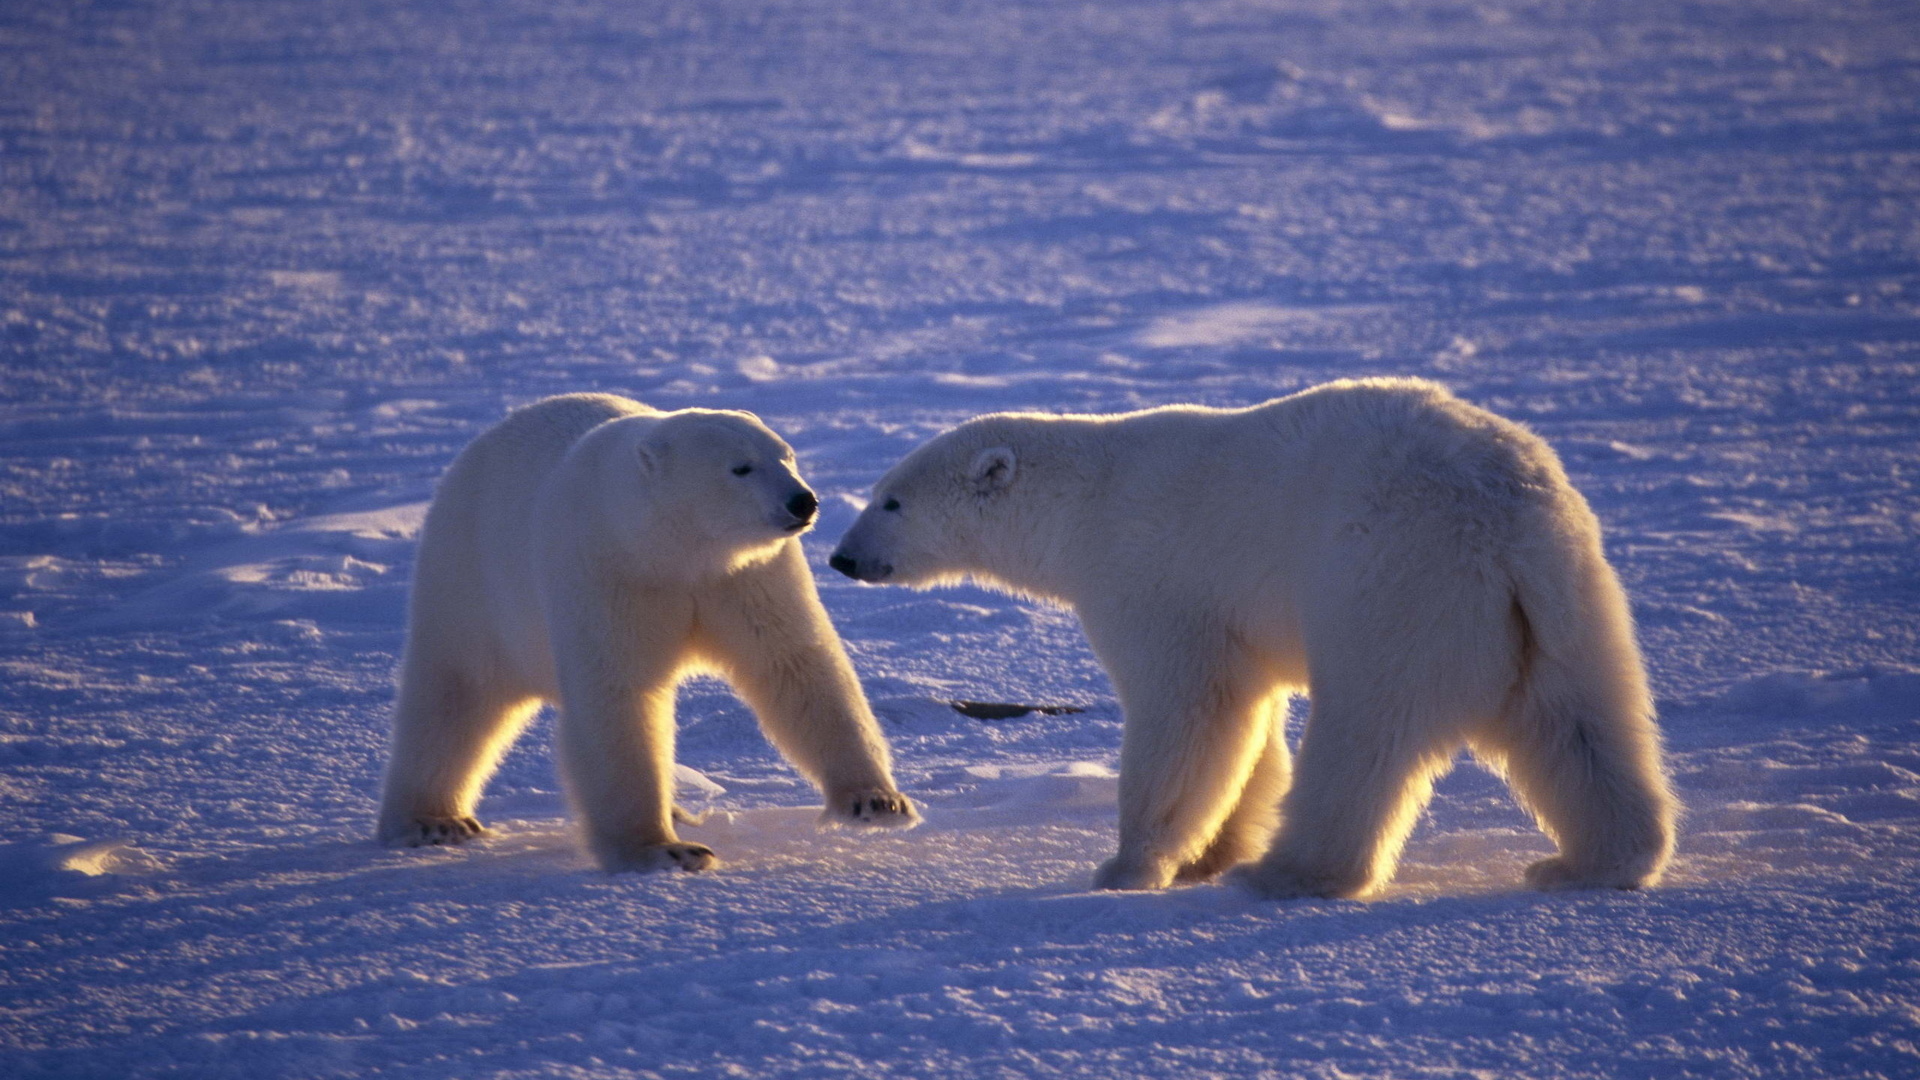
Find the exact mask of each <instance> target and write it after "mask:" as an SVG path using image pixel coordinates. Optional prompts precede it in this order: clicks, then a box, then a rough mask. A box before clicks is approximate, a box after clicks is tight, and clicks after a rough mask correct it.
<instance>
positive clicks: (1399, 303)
mask: <svg viewBox="0 0 1920 1080" xmlns="http://www.w3.org/2000/svg"><path fill="white" fill-rule="evenodd" d="M1916 206H1920V14H1917V13H1916V10H1915V8H1914V7H1913V5H1912V4H1911V3H1909V2H1905V0H1861V2H1849V3H1844V4H1841V3H1832V4H1815V3H1805V2H1797V0H1687V2H1672V0H1661V2H1643V0H1618V2H1611V3H1603V2H1597V0H1595V2H1577V0H1460V2H1447V0H1291V2H1254V0H1165V2H1142V0H1101V2H1098V3H1060V2H1052V0H1033V2H1027V3H1018V2H1012V0H953V2H946V3H926V2H890V0H839V2H810V0H780V2H771V0H702V2H681V0H635V2H631V3H623V2H615V0H484V2H483V0H432V2H427V0H326V2H321V3H314V2H310V0H297V2H296V0H99V2H93V3H82V2H78V0H45V2H35V3H25V2H22V3H12V4H7V5H4V6H0V672H3V674H0V1075H4V1076H7V1077H42V1076H46V1077H56V1076H57V1077H150V1076H151V1077H159V1076H167V1077H245V1078H247V1080H266V1078H270V1077H321V1076H327V1077H448V1078H475V1077H630V1076H641V1077H704V1076H743V1077H745V1076H751V1077H773V1076H781V1077H787V1076H792V1077H825V1076H842V1075H858V1076H863V1077H877V1076H889V1077H916V1078H922V1077H1048V1076H1163V1077H1207V1076H1218V1077H1269V1076H1270V1077H1296V1076H1297V1077H1327V1078H1331V1077H1345V1078H1354V1077H1378V1078H1382V1080H1388V1078H1392V1080H1405V1078H1408V1077H1416V1076H1417V1077H1494V1076H1530V1077H1649V1078H1653V1077H1660V1078H1665V1077H1902V1076H1914V1075H1920V667H1917V666H1916V665H1920V214H1917V213H1916V210H1915V208H1916ZM1376 374H1409V375H1423V376H1427V377H1431V378H1436V379H1439V380H1441V381H1442V382H1444V383H1446V384H1447V385H1449V386H1450V387H1452V388H1453V389H1454V390H1455V391H1456V392H1458V393H1459V394H1461V395H1462V396H1464V397H1466V398H1467V399H1469V400H1471V401H1474V402H1475V403H1477V404H1481V405H1484V406H1487V407H1489V408H1492V409H1495V410H1496V411H1499V412H1502V413H1504V414H1506V415H1508V416H1511V417H1514V418H1516V419H1519V420H1521V421H1524V422H1526V423H1528V424H1529V425H1531V426H1532V427H1533V428H1534V429H1535V430H1537V431H1539V432H1540V433H1541V434H1542V435H1544V436H1545V437H1546V438H1547V439H1548V440H1549V441H1550V442H1551V443H1552V444H1553V445H1554V446H1555V447H1556V448H1557V449H1558V450H1559V452H1560V453H1561V454H1562V455H1563V457H1564V458H1565V460H1566V462H1567V464H1568V467H1569V470H1570V472H1571V474H1572V476H1573V478H1574V480H1575V482H1576V483H1577V484H1578V485H1579V486H1580V487H1581V488H1582V490H1584V491H1585V492H1586V494H1587V495H1588V497H1589V498H1590V499H1591V500H1592V502H1593V504H1594V506H1595V509H1596V510H1597V511H1598V513H1599V515H1600V517H1601V519H1602V521H1603V522H1604V524H1605V526H1606V528H1607V530H1608V538H1609V552H1610V554H1611V556H1612V558H1613V559H1614V561H1615V563H1616V565H1617V566H1618V568H1619V569H1620V571H1621V574H1622V576H1623V578H1624V580H1625V581H1626V583H1627V586H1628V588H1629V590H1630V592H1631V594H1632V596H1633V598H1634V602H1635V612H1636V616H1637V618H1638V620H1639V625H1640V630H1641V635H1642V641H1643V645H1644V647H1645V650H1646V653H1647V659H1648V662H1649V665H1650V669H1651V672H1652V675H1653V677H1654V680H1655V685H1656V689H1657V691H1658V693H1659V696H1660V700H1661V706H1662V713H1663V723H1664V725H1665V728H1666V731H1667V735H1668V739H1669V743H1670V747H1671V750H1672V763H1673V767H1674V770H1675V775H1676V779H1677V783H1678V785H1679V789H1680V791H1681V793H1682V795H1683V797H1684V798H1685V800H1686V802H1687V805H1688V808H1689V816H1688V819H1687V822H1686V826H1685V831H1684V834H1683V838H1682V842H1681V848H1680V855H1679V858H1678V861H1677V863H1676V865H1675V867H1674V869H1673V871H1672V874H1671V876H1670V878H1669V880H1668V881H1667V883H1666V884H1665V885H1663V886H1662V887H1660V888H1657V889H1653V890H1649V891H1646V892H1642V893H1631V894H1624V893H1623V894H1572V895H1538V894H1533V893H1529V892H1527V891H1525V890H1523V889H1521V888H1519V886H1518V878H1519V871H1520V868H1521V867H1522V866H1524V865H1525V863H1526V862H1527V861H1529V860H1531V859H1533V858H1537V857H1539V856H1540V855H1541V854H1543V853H1544V852H1545V851H1546V842H1545V840H1544V839H1543V838H1542V837H1541V836H1540V835H1539V834H1538V832H1537V831H1536V830H1534V829H1533V827H1532V826H1531V824H1530V823H1529V822H1528V821H1527V819H1526V818H1525V817H1524V816H1523V815H1522V814H1521V813H1520V812H1519V811H1518V810H1517V809H1516V808H1515V807H1514V806H1513V804H1512V802H1511V800H1510V799H1509V798H1508V797H1507V796H1506V795H1505V793H1504V791H1503V789H1502V788H1501V787H1500V785H1499V784H1498V783H1497V782H1496V781H1494V780H1493V779H1492V778H1490V777H1489V776H1487V775H1486V774H1484V773H1482V772H1480V771H1479V770H1477V769H1476V768H1475V767H1473V766H1472V765H1471V764H1463V766H1462V767H1461V768H1460V769H1458V770H1456V771H1455V772H1454V773H1453V774H1452V775H1451V776H1450V777H1448V778H1447V780H1446V781H1444V782H1443V783H1442V784H1441V786H1440V790H1439V794H1438V796H1437V798H1436V799H1435V801H1434V804H1433V807H1432V809H1431V811H1430V812H1429V814H1428V815H1427V816H1426V818H1425V819H1424V820H1423V821H1422V823H1421V825H1420V827H1419V829H1418V831H1417V832H1416V834H1415V836H1414V838H1413V841H1412V843H1411V845H1410V847H1409V851H1408V856H1407V860H1406V862H1405V864H1404V865H1403V867H1402V869H1401V872H1400V875H1399V878H1398V879H1397V881H1396V882H1395V884H1394V885H1393V887H1392V888H1391V889H1389V890H1388V891H1387V892H1386V893H1385V894H1384V895H1383V896H1381V897H1380V898H1378V899H1376V900H1374V901H1372V902H1367V903H1357V902H1323V903H1309V902H1296V903H1287V904H1274V903H1267V902H1262V901H1257V900H1254V899H1252V898H1249V897H1246V896H1244V895H1241V894H1239V893H1237V892H1235V891H1233V890H1230V889H1226V888H1221V887H1217V886H1203V887H1196V888H1187V889H1176V890H1172V891H1169V892H1166V893H1161V894H1100V893H1093V892H1089V891H1088V890H1087V882H1088V879H1089V877H1090V874H1091V872H1092V869H1093V867H1094V865H1095V864H1096V862H1097V861H1098V860H1099V859H1101V858H1103V857H1104V855H1105V854H1106V853H1108V851H1109V849H1110V848H1111V846H1112V843H1113V829H1114V808H1113V800H1114V774H1113V766H1114V764H1115V759H1116V755H1117V749H1118V735H1119V715H1118V710H1117V708H1116V706H1115V703H1114V700H1113V696H1112V692H1111V689H1110V687H1109V686H1108V684H1107V682H1106V680H1105V678H1104V676H1103V675H1102V674H1101V672H1100V671H1099V669H1098V667H1097V665H1096V664H1095V663H1094V661H1093V659H1092V657H1091V655H1090V654H1089V652H1088V650H1087V648H1086V645H1085V642H1084V640H1083V639H1082V637H1081V635H1080V633H1079V630H1078V628H1077V626H1076V625H1075V623H1074V621H1073V619H1072V618H1071V616H1070V615H1068V614H1066V613H1063V612H1060V611H1056V610H1051V609H1048V608H1045V607H1039V606H1035V605H1031V604H1027V603H1022V602H1017V601H1014V600H1010V599H1007V598H1004V597H999V596H996V595H993V594H990V593H986V592H982V591H978V590H973V589H955V590H947V591H939V592H928V593H915V592H907V591H901V590H891V589H876V588H870V587H865V586H859V585H855V584H853V583H851V582H847V581H845V580H842V579H840V578H839V577H838V576H837V575H834V574H832V573H831V572H830V571H828V570H827V569H826V567H825V562H824V560H825V555H826V553H827V551H828V550H830V548H831V545H832V543H833V541H834V540H835V539H836V538H837V536H838V535H839V532H840V530H842V529H844V528H845V527H846V525H847V524H848V523H849V522H850V521H851V520H852V517H853V515H854V513H855V512H856V510H857V507H858V506H859V505H860V502H859V500H860V499H861V497H862V494H863V492H864V491H865V490H866V488H867V486H868V485H870V484H871V483H872V481H873V480H874V479H876V478H877V477H878V476H879V474H880V473H881V472H882V471H883V470H884V469H885V467H886V466H887V465H888V464H890V463H891V462H892V461H893V460H895V459H897V457H898V456H899V455H900V454H902V453H903V452H905V451H906V450H907V449H909V448H910V447H911V446H913V445H915V444H916V443H917V442H918V441H920V440H921V439H923V438H925V437H927V436H929V435H932V434H934V433H936V432H938V431H940V430H942V429H944V428H945V427H947V426H949V425H951V424H953V423H955V422H957V421H959V420H961V419H964V418H966V417H967V416H970V415H973V414H975V413H979V412H984V411H989V410H994V409H1003V408H1039V409H1055V410H1086V411H1109V410H1120V409H1128V408H1136V407H1143V406H1150V405H1157V404H1163V403H1168V402H1176V401H1197V402H1203V403H1207V404H1214V405H1244V404H1251V403H1254V402H1257V401H1261V400H1264V399H1266V398H1270V397H1274V396H1278V395H1281V394H1284V393H1288V392H1291V391H1293V390H1296V389H1300V388H1302V387H1305V386H1309V385H1312V384H1314V383H1318V382H1322V381H1325V380H1328V379H1332V378H1338V377H1343V376H1356V375H1376ZM578 390H607V391H615V392H621V393H626V394H630V395H633V396H636V397H639V398H641V399H643V400H645V401H648V402H650V403H652V404H655V405H658V406H662V407H667V408H673V407H681V406H688V405H705V406H719V407H728V408H744V409H750V410H753V411H754V412H757V413H759V414H760V415H761V416H762V417H764V418H765V419H766V420H767V421H768V422H769V423H770V424H772V425H773V426H774V427H775V428H776V429H777V430H779V431H781V432H782V433H783V434H784V435H785V436H786V437H787V438H788V440H789V441H790V442H791V443H792V444H793V445H794V446H795V447H796V448H797V450H798V452H799V455H800V460H801V467H802V470H803V473H804V475H806V476H807V477H808V479H809V480H810V481H811V482H812V483H813V484H814V485H815V486H816V488H817V489H818V490H819V491H820V493H821V495H822V498H823V501H824V504H825V511H824V513H823V520H822V522H821V525H820V527H819V528H818V529H817V530H816V531H815V532H814V533H813V534H812V535H811V536H809V537H808V539H807V541H806V543H807V550H808V552H809V555H810V556H811V557H812V558H813V560H814V563H815V566H816V570H817V571H818V572H819V575H820V584H821V589H822V593H823V596H824V599H825V601H826V603H827V605H828V607H829V609H830V610H831V612H832V613H833V615H834V618H835V620H836V622H837V623H838V625H839V627H840V629H841V632H842V633H843V634H844V635H845V637H846V639H847V641H848V645H849V648H850V649H851V651H852V652H853V654H854V657H855V660H856V663H857V665H858V666H859V669H860V672H861V675H862V677H863V679H864V681H865V684H866V687H867V690H868V693H869V694H870V696H871V697H872V699H873V701H874V704H875V707H876V710H877V711H878V712H879V714H880V715H881V716H882V718H883V720H884V722H885V725H886V729H887V733H888V735H889V737H890V738H891V740H892V742H893V745H894V748H895V753H896V756H897V759H898V765H899V774H900V779H901V782H902V785H903V787H904V788H905V789H906V790H907V791H909V792H910V793H911V794H913V795H914V796H915V797H916V798H918V799H920V800H922V801H923V803H924V805H925V807H926V809H927V812H928V822H927V824H926V825H925V827H923V828H922V829H920V830H918V831H916V832H913V833H909V834H904V835H889V836H881V837H864V836H854V835H849V834H845V833H822V832H817V831H815V830H814V828H813V827H812V824H811V822H812V818H813V812H812V811H811V810H810V809H808V806H809V803H810V799H811V794H810V792H809V791H808V789H806V788H805V786H804V785H802V784H801V783H800V782H798V781H797V779H796V778H795V777H794V775H793V774H792V773H791V772H790V771H789V770H788V769H787V768H786V767H785V766H784V765H783V764H782V763H781V762H780V761H779V760H778V759H777V757H776V756H775V755H774V754H773V752H772V751H771V750H770V749H768V747H767V746H766V744H765V743H764V741H762V740H761V739H760V738H759V736H758V734H757V731H756V729H755V727H754V724H753V720H752V718H751V716H750V714H748V713H747V712H746V710H745V709H744V708H742V707H741V706H740V705H739V704H738V702H737V701H735V700H734V699H733V698H732V696H731V695H730V694H728V693H727V692H726V690H725V689H724V687H722V686H721V685H719V684H716V683H710V682H699V683H695V684H692V685H690V686H688V687H687V688H686V690H685V692H684V693H683V694H682V697H681V724H682V731H681V737H680V738H681V742H680V760H681V762H682V763H683V764H684V765H685V766H686V767H687V771H686V773H685V780H686V782H687V790H686V796H687V798H688V799H689V800H690V801H692V802H693V803H695V804H696V805H699V806H704V807H706V808H708V809H711V810H712V811H714V815H713V817H712V818H711V819H710V822H709V824H708V825H706V826H704V827H701V828H699V829H695V830H691V831H690V833H689V835H691V836H692V837H694V838H696V839H699V840H701V841H704V842H707V843H709V844H711V845H712V846H714V847H715V848H716V849H717V850H718V851H719V853H720V855H721V857H722V858H723V860H725V866H724V867H723V868H722V869H721V870H719V871H718V872H715V873H712V874H709V875H701V876H684V875H682V876H652V877H635V876H621V877H609V876H606V875H603V874H600V873H598V872H597V871H595V870H593V869H591V868H590V867H589V866H588V865H587V864H586V862H585V860H584V858H583V857H582V856H581V854H580V853H579V852H578V851H577V850H576V849H575V847H574V846H573V845H572V843H571V841H570V839H569V837H568V834H567V831H566V823H565V814H564V808H563V805H562V800H561V796H560V794H559V790H558V783H557V781H556V779H555V776H554V772H553V768H552V765H551V759H550V755H549V752H548V744H549V742H550V734H551V733H550V721H547V720H543V721H541V722H540V723H539V724H538V725H537V726H536V727H535V728H534V729H533V730H532V731H530V732H529V734H528V736H527V737H526V738H525V739H524V740H523V741H522V743H521V744H520V746H519V747H518V748H516V749H515V750H514V752H513V753H512V754H511V755H510V756H509V758H508V760H507V761H506V763H505V765H504V767H503V769H502V771H501V773H500V774H499V776H498V777H497V778H496V779H495V781H494V783H493V785H492V787H491V788H490V790H489V793H488V796H487V798H486V800H485V802H484V803H483V806H482V812H483V816H484V817H485V818H486V819H487V820H488V822H489V824H490V825H492V826H493V827H494V828H495V829H496V830H497V831H498V835H497V836H495V837H494V838H492V839H488V840H486V841H484V842H481V843H477V844H474V845H472V846H469V847H465V848H461V849H451V850H449V849H433V850H423V851H389V850H385V849H382V848H379V847H377V846H375V845H374V844H372V843H371V842H370V841H369V839H368V833H369V829H370V827H371V820H372V809H373V797H374V793H375V786H376V782H377V776H378V770H379V768H380V765H381V760H382V753H383V740H384V733H385V726H386V715H385V711H386V706H387V702H388V698H389V694H390V686H391V673H392V668H393V665H394V662H395V658H396V655H397V652H398V649H399V646H400V644H401V622H400V620H401V614H402V610H403V605H404V597H405V587H406V580H407V575H408V569H409V562H410V559H411V552H412V544H413V537H414V535H415V532H416V530H417V527H418V523H419V519H420V514H421V512H422V510H423V508H424V503H425V500H426V499H427V498H428V497H429V495H430V493H431V490H432V485H433V483H434V480H435V478H436V477H437V476H438V474H439V472H440V470H441V469H443V468H444V467H445V465H446V464H447V462H448V461H449V460H450V459H451V457H452V455H453V454H454V453H455V451H457V450H458V448H459V447H460V446H461V445H462V444H463V443H464V442H465V441H466V440H467V439H469V438H471V437H472V436H473V435H475V434H476V433H478V432H479V431H480V430H481V429H483V428H484V427H485V426H487V425H488V424H490V423H492V422H493V421H495V420H496V419H498V418H499V416H500V415H502V414H503V412H504V411H505V410H506V409H508V408H510V407H512V406H514V405H517V404H522V403H525V402H527V401H530V400H533V399H535V398H538V397H541V396H544V395H547V394H550V393H558V392H567V391H578ZM954 698H972V699H984V700H991V701H1008V702H1031V703H1045V704H1058V705H1071V706H1077V707H1080V708H1081V709H1083V710H1084V711H1082V712H1079V713H1073V714H1064V715H1041V714H1034V715H1030V716H1027V717H1024V718H1018V719H1011V720H1000V721H980V720H974V719H969V718H967V717H964V716H961V715H959V714H957V713H955V712H954V711H952V710H951V709H949V708H948V707H947V706H946V704H945V702H947V701H948V700H950V699H954Z"/></svg>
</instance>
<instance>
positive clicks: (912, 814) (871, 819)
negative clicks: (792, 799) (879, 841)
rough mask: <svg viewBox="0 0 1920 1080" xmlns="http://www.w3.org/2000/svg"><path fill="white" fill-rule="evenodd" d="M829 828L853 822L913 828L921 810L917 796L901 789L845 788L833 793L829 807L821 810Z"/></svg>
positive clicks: (865, 825) (823, 822)
mask: <svg viewBox="0 0 1920 1080" xmlns="http://www.w3.org/2000/svg"><path fill="white" fill-rule="evenodd" d="M820 824H821V825H822V826H824V827H826V828H829V829H832V828H838V827H840V826H842V825H852V826H856V827H859V828H865V829H911V828H913V827H914V826H915V825H918V824H920V811H919V810H917V809H916V808H915V807H914V805H913V800H912V799H909V798H907V797H906V796H905V795H902V794H900V793H899V792H897V791H890V790H886V789H883V788H870V789H867V790H864V791H844V792H841V793H840V794H838V795H833V796H829V797H828V799H827V808H826V809H825V810H823V811H822V812H821V814H820Z"/></svg>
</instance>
